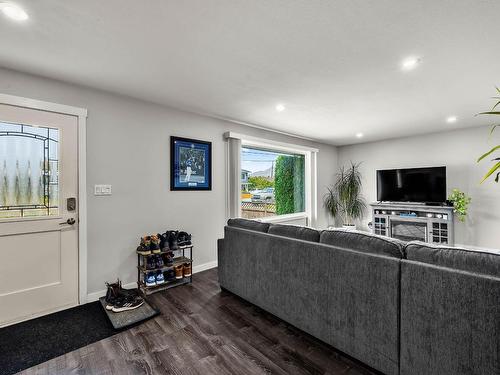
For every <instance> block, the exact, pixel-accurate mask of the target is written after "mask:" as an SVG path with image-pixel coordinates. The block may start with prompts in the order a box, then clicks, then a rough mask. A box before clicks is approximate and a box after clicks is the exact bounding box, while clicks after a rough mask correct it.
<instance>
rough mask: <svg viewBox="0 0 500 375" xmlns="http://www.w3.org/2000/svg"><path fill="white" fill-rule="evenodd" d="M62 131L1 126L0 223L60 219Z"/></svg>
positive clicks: (33, 127)
mask: <svg viewBox="0 0 500 375" xmlns="http://www.w3.org/2000/svg"><path fill="white" fill-rule="evenodd" d="M58 207H59V129H52V128H47V127H37V126H29V125H20V124H10V123H5V122H0V219H5V218H22V217H38V216H52V215H59V208H58Z"/></svg>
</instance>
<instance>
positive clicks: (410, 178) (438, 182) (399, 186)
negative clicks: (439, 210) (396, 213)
mask: <svg viewBox="0 0 500 375" xmlns="http://www.w3.org/2000/svg"><path fill="white" fill-rule="evenodd" d="M377 200H378V201H379V202H380V201H390V202H424V203H443V202H445V201H446V167H428V168H410V169H386V170H379V171H377Z"/></svg>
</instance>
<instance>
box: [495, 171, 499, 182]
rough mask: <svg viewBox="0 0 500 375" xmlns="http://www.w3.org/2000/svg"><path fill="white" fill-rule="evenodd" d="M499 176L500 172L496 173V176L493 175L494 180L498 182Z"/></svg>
mask: <svg viewBox="0 0 500 375" xmlns="http://www.w3.org/2000/svg"><path fill="white" fill-rule="evenodd" d="M499 177H500V172H498V173H497V176H496V177H495V182H498V178H499Z"/></svg>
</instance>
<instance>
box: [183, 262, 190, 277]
mask: <svg viewBox="0 0 500 375" xmlns="http://www.w3.org/2000/svg"><path fill="white" fill-rule="evenodd" d="M191 269H192V268H191V263H184V265H183V267H182V273H183V274H184V277H189V276H191Z"/></svg>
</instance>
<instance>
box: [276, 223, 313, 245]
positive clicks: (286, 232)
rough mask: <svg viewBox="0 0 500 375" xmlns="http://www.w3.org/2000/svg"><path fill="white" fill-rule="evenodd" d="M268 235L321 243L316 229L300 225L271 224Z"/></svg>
mask: <svg viewBox="0 0 500 375" xmlns="http://www.w3.org/2000/svg"><path fill="white" fill-rule="evenodd" d="M267 233H269V234H276V235H278V236H283V237H290V238H297V239H299V240H304V241H310V242H319V232H318V231H317V230H316V229H312V228H307V227H302V226H299V225H284V224H271V225H270V226H269V230H268V232H267Z"/></svg>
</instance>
